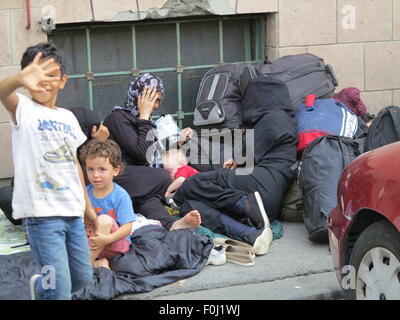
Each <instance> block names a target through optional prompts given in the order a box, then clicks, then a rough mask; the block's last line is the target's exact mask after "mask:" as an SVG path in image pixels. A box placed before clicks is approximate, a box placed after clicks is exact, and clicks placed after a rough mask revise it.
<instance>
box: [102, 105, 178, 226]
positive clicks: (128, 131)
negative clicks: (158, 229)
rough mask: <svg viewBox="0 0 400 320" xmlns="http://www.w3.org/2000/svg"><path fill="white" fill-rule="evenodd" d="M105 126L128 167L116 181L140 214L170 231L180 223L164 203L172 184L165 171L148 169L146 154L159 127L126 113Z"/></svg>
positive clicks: (121, 112)
mask: <svg viewBox="0 0 400 320" xmlns="http://www.w3.org/2000/svg"><path fill="white" fill-rule="evenodd" d="M104 125H105V126H106V127H107V128H108V130H109V132H110V139H112V140H114V141H115V142H116V143H118V145H119V146H120V148H121V152H122V160H123V162H124V163H125V168H124V170H123V172H122V174H121V175H120V176H117V177H115V178H114V181H115V182H116V183H117V184H119V185H120V186H121V187H122V188H124V189H125V190H126V191H127V192H128V194H129V195H130V197H131V198H132V201H133V207H134V209H135V211H136V212H138V213H140V214H142V215H144V216H145V217H146V218H148V219H154V220H159V221H160V222H161V224H162V225H163V226H164V227H165V228H166V229H167V230H169V229H170V227H171V226H172V224H173V223H174V222H175V221H176V220H175V219H174V218H173V217H172V216H171V215H170V214H169V213H168V211H167V209H166V208H165V207H164V205H163V203H162V199H163V198H164V195H165V192H166V191H167V188H168V186H169V185H170V183H171V182H172V181H171V179H170V177H169V175H168V173H167V172H166V171H164V170H163V169H159V168H151V167H146V165H147V163H148V161H147V158H146V154H147V152H148V150H150V149H149V148H150V147H151V145H152V144H153V143H154V139H155V137H154V134H153V133H152V132H150V131H151V130H152V129H153V128H155V125H154V124H153V123H152V122H151V121H148V120H142V119H139V118H137V117H135V116H134V115H133V114H132V113H131V112H130V111H126V110H115V111H113V112H111V113H110V114H109V115H108V116H107V117H106V118H105V120H104Z"/></svg>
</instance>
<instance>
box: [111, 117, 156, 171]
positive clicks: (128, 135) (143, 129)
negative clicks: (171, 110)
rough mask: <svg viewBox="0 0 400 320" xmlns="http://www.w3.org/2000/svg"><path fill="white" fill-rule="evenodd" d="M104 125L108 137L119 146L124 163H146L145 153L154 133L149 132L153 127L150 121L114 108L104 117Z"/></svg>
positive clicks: (151, 142) (140, 164)
mask: <svg viewBox="0 0 400 320" xmlns="http://www.w3.org/2000/svg"><path fill="white" fill-rule="evenodd" d="M104 125H105V126H106V127H107V128H108V131H110V139H112V140H114V141H115V142H117V143H118V145H119V146H120V148H121V152H122V160H123V161H124V162H125V164H126V165H128V166H144V165H146V164H148V161H147V159H146V153H147V150H148V149H149V147H150V146H151V145H152V144H153V143H154V135H152V134H151V132H149V131H150V130H152V129H154V128H155V125H154V124H153V123H152V122H151V121H149V120H142V119H139V118H137V117H135V116H134V115H133V114H132V113H130V111H126V110H115V111H113V112H111V113H110V114H109V115H108V116H107V117H106V118H105V119H104Z"/></svg>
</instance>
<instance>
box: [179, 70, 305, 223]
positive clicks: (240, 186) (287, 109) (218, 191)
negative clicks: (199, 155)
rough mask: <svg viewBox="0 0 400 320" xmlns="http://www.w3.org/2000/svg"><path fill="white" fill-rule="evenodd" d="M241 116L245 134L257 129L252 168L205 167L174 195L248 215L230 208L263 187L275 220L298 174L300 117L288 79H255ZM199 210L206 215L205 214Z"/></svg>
mask: <svg viewBox="0 0 400 320" xmlns="http://www.w3.org/2000/svg"><path fill="white" fill-rule="evenodd" d="M242 116H243V124H244V125H245V127H246V128H247V129H246V134H251V131H250V130H249V129H253V133H254V148H252V149H253V152H254V169H253V172H252V173H251V174H248V175H238V173H239V172H240V170H241V169H235V170H230V169H220V170H217V171H211V172H201V173H199V174H197V175H194V176H192V177H190V178H188V179H186V181H185V182H184V183H183V185H182V187H181V188H180V189H179V190H178V191H177V194H176V195H175V197H174V200H175V201H176V202H177V203H178V204H181V205H182V204H183V203H184V202H185V201H187V200H198V201H203V202H205V203H206V204H207V205H208V206H211V207H213V208H215V209H218V210H219V211H225V212H226V213H227V214H229V211H230V215H231V216H232V217H234V218H236V219H237V220H240V219H241V218H243V217H238V216H237V214H236V213H234V212H232V211H231V209H232V208H234V206H235V203H236V201H238V200H239V199H240V198H241V197H242V196H243V195H248V194H250V193H253V192H255V191H258V192H259V193H260V195H261V198H262V200H263V203H264V207H265V209H266V211H267V215H268V217H269V219H270V221H271V222H272V221H273V220H275V219H276V218H277V216H278V215H279V212H280V206H281V201H282V199H283V197H284V194H285V191H286V189H287V188H288V186H289V184H290V182H291V180H292V179H293V177H294V171H293V170H292V169H291V167H292V166H293V164H295V162H296V156H297V149H296V145H297V135H296V125H297V123H296V118H295V116H294V112H293V108H292V104H291V101H290V97H289V92H288V89H287V87H286V84H285V83H283V82H281V81H279V80H275V79H272V78H270V77H258V78H256V79H254V80H252V81H251V82H250V83H249V85H248V86H247V88H246V91H245V97H244V101H243V111H242ZM247 166H248V165H247ZM195 209H198V208H195ZM199 211H200V213H201V214H202V216H203V214H205V213H204V212H202V211H201V209H199Z"/></svg>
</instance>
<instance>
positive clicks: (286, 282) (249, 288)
mask: <svg viewBox="0 0 400 320" xmlns="http://www.w3.org/2000/svg"><path fill="white" fill-rule="evenodd" d="M281 223H282V226H283V237H282V238H281V239H278V240H274V241H273V242H272V243H271V246H270V249H269V252H268V253H267V254H266V255H264V256H259V257H257V258H256V264H255V265H254V266H252V267H242V266H240V265H237V264H234V263H231V262H227V263H226V264H224V265H222V266H212V265H208V266H205V267H204V268H203V270H202V271H201V272H200V273H199V274H197V275H195V276H193V277H191V278H188V279H185V280H181V281H178V282H175V283H172V284H170V285H167V286H163V287H160V288H157V289H155V290H153V291H151V292H147V293H140V294H127V295H123V296H120V297H118V299H129V300H164V299H169V300H186V299H188V300H292V299H293V300H298V299H304V300H315V299H321V300H322V299H330V300H332V299H340V298H341V297H342V294H341V289H340V285H339V282H338V280H337V279H336V276H335V274H334V269H333V265H332V260H331V256H330V254H329V246H328V244H316V243H313V242H311V241H310V240H308V239H307V231H306V229H305V227H304V224H303V223H292V222H281Z"/></svg>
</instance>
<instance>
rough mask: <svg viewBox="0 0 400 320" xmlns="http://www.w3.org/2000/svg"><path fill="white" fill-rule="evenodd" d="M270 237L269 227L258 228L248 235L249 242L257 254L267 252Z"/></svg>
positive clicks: (271, 237) (270, 240) (271, 236)
mask: <svg viewBox="0 0 400 320" xmlns="http://www.w3.org/2000/svg"><path fill="white" fill-rule="evenodd" d="M272 239H273V234H272V230H271V228H265V229H258V230H256V231H254V232H253V233H251V234H250V235H249V236H248V240H249V242H250V243H252V244H253V249H254V253H255V254H256V255H258V256H261V255H263V254H266V253H267V252H268V250H269V246H270V244H271V242H272Z"/></svg>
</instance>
